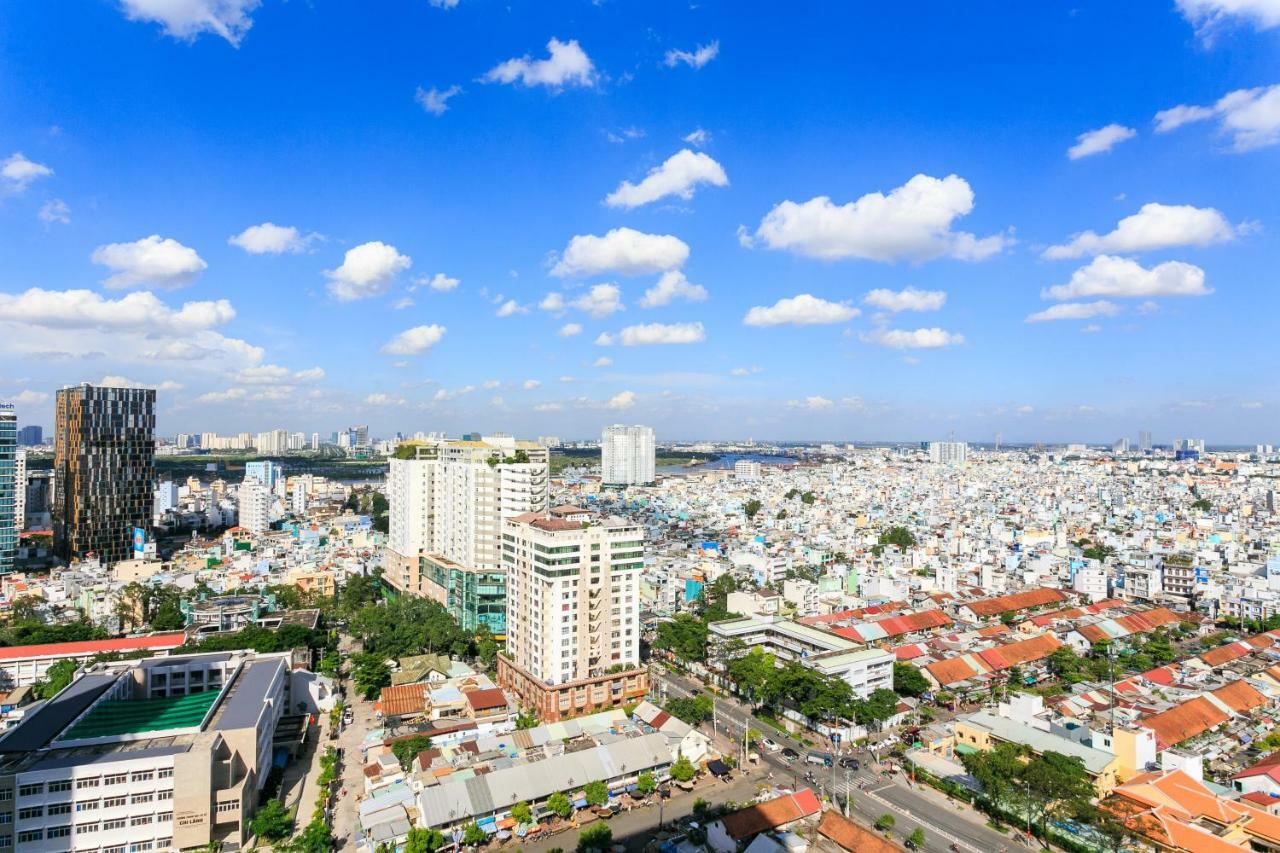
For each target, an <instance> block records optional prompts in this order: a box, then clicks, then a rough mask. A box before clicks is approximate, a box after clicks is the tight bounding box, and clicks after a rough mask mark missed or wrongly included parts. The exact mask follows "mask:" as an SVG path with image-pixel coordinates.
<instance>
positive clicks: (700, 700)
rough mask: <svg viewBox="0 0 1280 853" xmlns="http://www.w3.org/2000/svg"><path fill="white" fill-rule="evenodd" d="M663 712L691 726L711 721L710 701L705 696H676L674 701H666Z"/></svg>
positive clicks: (709, 698) (708, 697)
mask: <svg viewBox="0 0 1280 853" xmlns="http://www.w3.org/2000/svg"><path fill="white" fill-rule="evenodd" d="M664 710H665V711H666V712H667V713H668V714H670V715H671V716H673V717H675V718H676V719H678V720H682V721H684V722H686V723H688V724H689V725H691V726H696V725H698V724H700V723H705V722H706V721H707V720H709V719H711V714H712V699H711V697H710V696H706V695H703V696H690V697H685V696H677V697H676V698H674V699H669V700H667V705H666V708H665V709H664Z"/></svg>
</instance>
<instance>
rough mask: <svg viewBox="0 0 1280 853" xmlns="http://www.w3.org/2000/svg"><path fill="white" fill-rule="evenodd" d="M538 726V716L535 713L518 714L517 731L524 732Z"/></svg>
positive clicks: (522, 712) (523, 712)
mask: <svg viewBox="0 0 1280 853" xmlns="http://www.w3.org/2000/svg"><path fill="white" fill-rule="evenodd" d="M537 725H538V715H537V714H535V713H534V712H533V711H521V712H520V713H518V714H516V730H517V731H523V730H525V729H532V728H536V727H537Z"/></svg>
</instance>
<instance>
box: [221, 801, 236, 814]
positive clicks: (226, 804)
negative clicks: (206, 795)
mask: <svg viewBox="0 0 1280 853" xmlns="http://www.w3.org/2000/svg"><path fill="white" fill-rule="evenodd" d="M238 808H240V803H239V802H238V801H236V800H223V801H221V802H219V803H218V811H220V812H233V811H235V810H236V809H238Z"/></svg>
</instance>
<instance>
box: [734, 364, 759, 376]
mask: <svg viewBox="0 0 1280 853" xmlns="http://www.w3.org/2000/svg"><path fill="white" fill-rule="evenodd" d="M763 371H764V368H763V367H761V366H760V365H758V364H753V365H751V366H750V367H735V368H734V369H733V370H731V371H729V373H730V374H731V375H733V376H751V375H752V374H754V373H761V372H763Z"/></svg>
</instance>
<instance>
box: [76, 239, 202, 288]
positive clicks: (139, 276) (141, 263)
mask: <svg viewBox="0 0 1280 853" xmlns="http://www.w3.org/2000/svg"><path fill="white" fill-rule="evenodd" d="M89 259H90V260H92V261H93V262H94V263H95V264H100V265H101V266H104V267H106V268H108V269H110V270H114V274H113V275H111V276H108V277H107V278H106V279H104V280H103V282H102V284H103V286H104V287H106V288H108V289H109V290H124V289H127V288H130V287H146V286H147V285H151V286H154V287H158V288H160V289H162V290H168V289H172V288H176V287H183V286H185V285H188V284H190V283H191V282H193V281H195V280H196V277H197V276H199V275H200V273H202V272H204V271H205V269H206V268H207V267H208V266H209V265H208V264H206V263H205V262H204V260H203V259H202V258H201V257H200V256H199V255H198V254H196V250H195V249H191V248H188V247H187V246H184V245H182V244H181V243H179V242H178V241H177V240H174V239H172V238H168V237H161V236H160V235H159V234H152V235H151V236H150V237H143V238H142V239H141V240H135V241H133V242H132V243H108V244H107V245H105V246H99V247H98V248H96V249H94V250H93V254H92V255H90V256H89Z"/></svg>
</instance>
